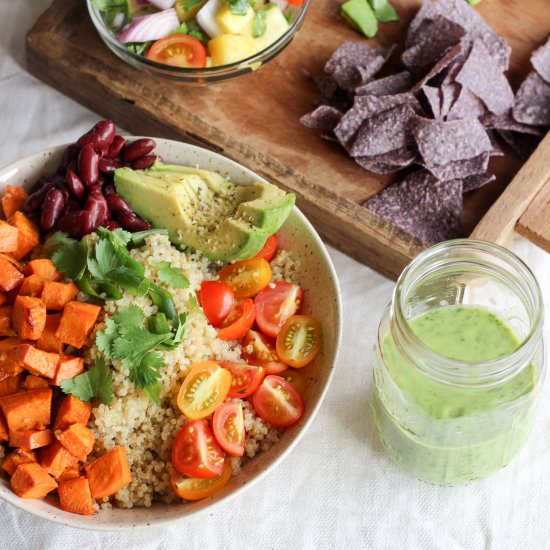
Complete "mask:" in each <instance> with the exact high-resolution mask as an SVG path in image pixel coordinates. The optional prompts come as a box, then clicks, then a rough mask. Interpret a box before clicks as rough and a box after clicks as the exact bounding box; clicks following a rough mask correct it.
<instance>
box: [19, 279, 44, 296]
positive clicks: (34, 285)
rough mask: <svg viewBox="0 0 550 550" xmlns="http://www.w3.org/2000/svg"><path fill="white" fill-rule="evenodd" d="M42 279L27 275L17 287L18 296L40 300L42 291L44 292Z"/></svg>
mask: <svg viewBox="0 0 550 550" xmlns="http://www.w3.org/2000/svg"><path fill="white" fill-rule="evenodd" d="M44 282H45V281H44V279H42V277H40V276H39V275H29V276H28V277H25V280H24V281H23V282H22V283H21V286H20V287H19V290H18V294H19V296H32V297H33V298H40V296H41V295H42V291H43V290H44Z"/></svg>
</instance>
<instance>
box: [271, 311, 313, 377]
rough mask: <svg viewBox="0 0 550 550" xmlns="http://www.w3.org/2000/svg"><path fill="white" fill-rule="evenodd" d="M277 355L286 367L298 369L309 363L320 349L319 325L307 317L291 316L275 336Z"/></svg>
mask: <svg viewBox="0 0 550 550" xmlns="http://www.w3.org/2000/svg"><path fill="white" fill-rule="evenodd" d="M276 348H277V355H278V356H279V358H280V359H281V361H283V362H284V363H286V364H287V365H290V366H291V367H295V368H300V367H305V366H306V365H307V364H308V363H311V361H313V359H315V357H316V356H317V354H318V353H319V349H320V348H321V325H320V324H319V321H317V319H315V318H313V317H310V316H309V315H293V316H292V317H291V318H290V319H289V320H288V321H287V322H286V323H285V324H284V325H283V328H282V329H281V332H279V335H278V336H277V345H276Z"/></svg>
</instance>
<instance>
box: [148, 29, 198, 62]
mask: <svg viewBox="0 0 550 550" xmlns="http://www.w3.org/2000/svg"><path fill="white" fill-rule="evenodd" d="M146 57H147V59H150V60H151V61H156V62H157V63H164V65H173V66H174V67H205V66H206V49H205V47H204V46H203V45H202V44H201V43H200V42H199V41H198V40H197V39H196V38H194V37H192V36H189V35H188V34H170V35H168V36H165V37H164V38H161V39H160V40H157V41H156V42H155V43H154V44H153V45H152V46H151V47H150V48H149V51H148V52H147V55H146Z"/></svg>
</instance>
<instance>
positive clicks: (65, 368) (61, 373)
mask: <svg viewBox="0 0 550 550" xmlns="http://www.w3.org/2000/svg"><path fill="white" fill-rule="evenodd" d="M83 372H84V359H82V357H72V356H70V355H66V356H64V357H60V358H59V362H58V363H57V371H56V373H55V377H54V379H53V383H54V385H55V386H60V385H61V382H62V381H63V380H67V379H68V378H74V377H75V376H78V375H79V374H81V373H83Z"/></svg>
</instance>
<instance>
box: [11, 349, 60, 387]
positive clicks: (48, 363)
mask: <svg viewBox="0 0 550 550" xmlns="http://www.w3.org/2000/svg"><path fill="white" fill-rule="evenodd" d="M10 357H11V358H12V359H13V360H14V361H17V362H19V364H20V365H22V366H23V368H25V369H27V370H28V371H29V372H30V373H31V374H34V375H36V376H44V377H45V378H51V379H53V378H54V376H55V374H56V372H57V363H58V362H59V354H57V353H50V352H49V351H43V350H41V349H38V348H36V347H34V346H31V345H30V344H21V345H20V346H17V347H15V348H14V349H13V350H12V351H11V353H10Z"/></svg>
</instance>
